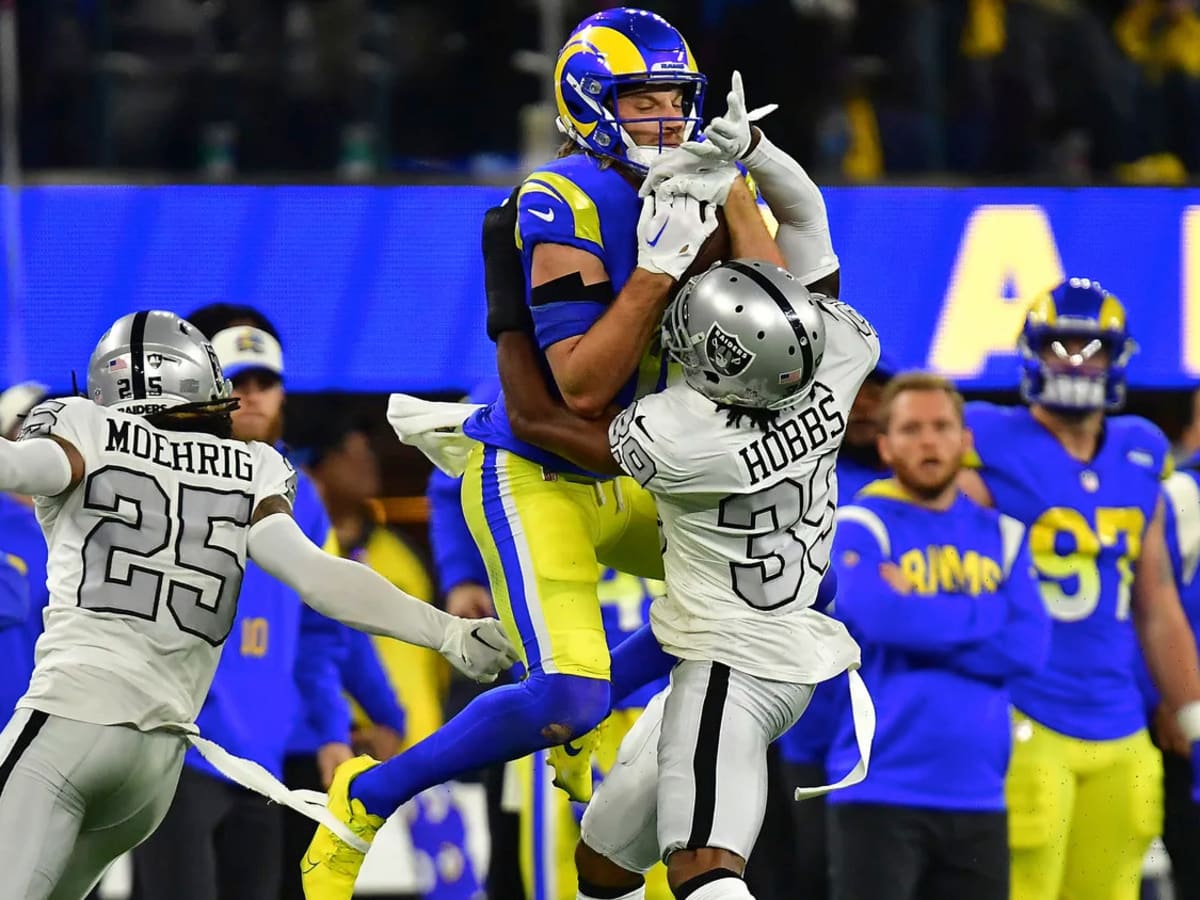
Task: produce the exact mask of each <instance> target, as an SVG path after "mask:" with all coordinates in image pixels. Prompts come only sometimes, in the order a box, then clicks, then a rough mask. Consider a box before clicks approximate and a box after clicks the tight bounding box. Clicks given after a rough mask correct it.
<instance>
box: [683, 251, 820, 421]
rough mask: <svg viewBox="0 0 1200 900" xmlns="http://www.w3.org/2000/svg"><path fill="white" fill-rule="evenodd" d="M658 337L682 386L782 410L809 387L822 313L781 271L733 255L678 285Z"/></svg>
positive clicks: (719, 398) (731, 401) (714, 397)
mask: <svg viewBox="0 0 1200 900" xmlns="http://www.w3.org/2000/svg"><path fill="white" fill-rule="evenodd" d="M662 341H663V347H664V348H665V349H666V350H667V352H668V353H670V354H671V356H672V357H673V358H674V359H675V360H677V361H678V362H679V363H680V364H681V365H682V366H683V374H684V377H685V378H686V379H687V382H688V384H690V385H691V386H692V387H693V388H695V389H696V390H697V391H699V392H700V393H701V394H703V395H704V396H706V397H708V398H709V399H710V400H713V401H715V402H717V403H725V404H730V405H732V406H746V407H750V408H752V409H785V408H787V407H789V406H793V405H795V404H797V403H799V402H800V401H801V400H803V399H804V397H805V396H807V392H808V389H809V388H810V387H811V386H812V383H813V379H814V378H815V377H816V374H817V369H818V368H819V367H820V365H821V359H822V357H823V356H824V355H825V319H824V317H823V316H822V315H821V312H820V310H818V309H817V307H816V306H815V305H814V304H813V300H812V296H811V295H810V294H809V292H808V289H807V288H806V287H805V286H804V285H803V284H801V283H800V282H799V281H797V280H796V279H795V278H794V277H792V275H791V274H790V273H789V272H787V271H785V270H784V269H781V268H779V267H778V266H775V265H772V264H771V263H766V262H760V261H758V260H740V259H739V260H732V261H730V262H725V263H720V264H718V265H715V266H713V267H712V268H711V269H709V270H708V271H707V272H704V273H703V274H701V275H697V276H696V277H694V278H692V279H690V280H689V281H688V282H687V284H685V285H684V286H683V287H682V288H681V289H680V290H679V293H678V294H677V295H676V296H675V299H674V300H673V301H672V302H671V305H670V306H669V307H668V308H667V311H666V315H665V316H664V318H663V329H662Z"/></svg>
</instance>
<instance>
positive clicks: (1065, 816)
mask: <svg viewBox="0 0 1200 900" xmlns="http://www.w3.org/2000/svg"><path fill="white" fill-rule="evenodd" d="M1019 349H1020V353H1021V365H1022V372H1021V393H1022V396H1023V397H1024V398H1025V400H1026V401H1027V403H1028V404H1029V405H1028V406H1027V407H1024V406H1023V407H1015V408H1006V407H999V406H994V405H991V404H987V403H975V404H970V405H968V407H967V424H968V425H969V427H970V428H971V431H972V432H973V434H974V450H973V451H972V452H971V453H970V454H969V456H968V465H969V466H971V467H972V469H971V470H969V471H965V472H964V473H962V476H961V485H962V487H963V489H964V490H966V491H967V492H968V493H969V494H970V495H971V496H973V497H974V498H976V499H978V500H980V501H981V502H985V503H988V504H992V505H994V506H995V507H996V509H998V510H999V511H1000V512H1002V513H1005V514H1007V515H1009V516H1012V517H1013V518H1015V519H1017V520H1019V521H1021V522H1023V523H1025V525H1026V526H1027V527H1028V528H1029V542H1030V548H1031V550H1032V553H1033V562H1034V566H1035V568H1036V569H1037V572H1038V578H1039V582H1040V587H1041V594H1042V600H1043V602H1044V603H1045V605H1046V609H1047V611H1048V612H1049V614H1050V617H1051V620H1052V638H1051V649H1050V657H1049V661H1048V663H1047V666H1046V668H1045V669H1044V670H1043V671H1042V672H1041V673H1039V674H1037V675H1034V676H1030V677H1027V678H1021V679H1017V680H1016V681H1014V682H1013V683H1012V685H1011V690H1012V698H1013V705H1014V707H1015V713H1014V723H1013V727H1014V738H1015V740H1014V749H1013V756H1012V763H1011V766H1010V769H1009V775H1008V783H1007V799H1008V806H1009V834H1010V844H1011V849H1012V897H1013V898H1014V900H1056V898H1059V897H1087V898H1089V900H1090V898H1112V900H1122V898H1135V897H1137V896H1138V890H1139V883H1140V871H1141V865H1142V858H1143V856H1144V854H1145V852H1146V849H1147V847H1148V846H1149V844H1150V841H1151V839H1152V838H1153V837H1154V836H1155V835H1156V834H1158V833H1159V829H1160V827H1161V824H1162V778H1161V772H1162V769H1161V761H1160V759H1159V757H1158V754H1157V753H1156V752H1155V750H1154V747H1153V745H1152V744H1151V742H1150V738H1149V735H1148V733H1147V730H1146V718H1145V713H1144V709H1143V702H1142V698H1141V695H1140V691H1139V689H1138V684H1137V676H1136V665H1137V652H1136V651H1137V644H1138V643H1139V642H1140V644H1141V650H1142V653H1143V655H1144V657H1145V659H1146V663H1147V665H1148V667H1149V669H1150V673H1151V675H1152V676H1153V679H1154V681H1155V683H1156V685H1157V687H1158V689H1159V690H1160V691H1161V693H1162V696H1163V698H1164V701H1165V703H1166V704H1167V705H1168V707H1169V708H1170V710H1171V711H1172V712H1173V713H1174V714H1175V715H1176V716H1177V717H1178V723H1179V726H1180V729H1181V730H1182V732H1183V733H1184V734H1185V735H1186V737H1187V740H1188V741H1189V742H1191V746H1192V755H1193V758H1195V757H1196V753H1197V750H1196V747H1197V744H1196V741H1197V740H1198V739H1200V672H1198V670H1197V661H1196V646H1195V642H1194V640H1193V638H1192V633H1191V629H1190V628H1189V627H1188V622H1187V619H1186V618H1185V616H1184V613H1183V609H1182V607H1181V606H1180V602H1179V595H1178V592H1177V590H1176V587H1175V583H1174V579H1173V577H1172V571H1171V563H1170V557H1169V554H1168V550H1167V545H1166V541H1165V540H1164V526H1163V520H1164V511H1163V499H1162V492H1161V490H1160V480H1161V479H1162V478H1164V477H1166V475H1168V474H1169V473H1170V470H1171V462H1170V457H1169V455H1168V446H1167V441H1166V438H1165V437H1164V436H1163V434H1162V433H1161V432H1160V431H1159V430H1158V428H1156V427H1155V426H1154V425H1151V424H1150V423H1149V422H1147V421H1145V420H1144V419H1141V418H1138V417H1135V416H1106V412H1110V411H1115V410H1117V409H1119V408H1120V407H1121V405H1122V404H1123V402H1124V399H1125V369H1126V366H1127V364H1128V362H1129V359H1130V356H1131V355H1132V354H1133V352H1134V350H1135V349H1136V345H1135V344H1134V342H1133V341H1132V339H1131V338H1130V336H1129V332H1128V326H1127V322H1126V313H1125V308H1124V306H1123V305H1122V304H1121V302H1120V301H1119V300H1118V299H1117V298H1116V297H1115V296H1113V295H1112V294H1110V293H1108V292H1107V291H1105V290H1104V289H1103V288H1101V286H1100V285H1099V284H1098V283H1097V282H1095V281H1091V280H1089V279H1086V278H1071V279H1068V280H1067V281H1065V282H1063V283H1062V284H1060V285H1058V286H1057V287H1056V288H1054V289H1053V290H1052V291H1050V292H1049V293H1047V294H1044V295H1042V296H1041V297H1039V298H1038V299H1037V300H1035V301H1034V302H1033V304H1032V306H1031V307H1030V309H1029V313H1028V315H1027V317H1026V321H1025V326H1024V330H1023V331H1022V334H1021V338H1020V342H1019Z"/></svg>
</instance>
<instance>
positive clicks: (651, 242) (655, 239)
mask: <svg viewBox="0 0 1200 900" xmlns="http://www.w3.org/2000/svg"><path fill="white" fill-rule="evenodd" d="M666 230H667V223H666V222H663V223H662V228H660V229H658V234H656V235H655V236H654V237H653V238H651V239H650V240H648V241H646V244H647V245H649V246H651V247H657V246H658V240H659V238H661V237H662V236H663V232H664V231H666Z"/></svg>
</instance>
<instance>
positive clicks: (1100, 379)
mask: <svg viewBox="0 0 1200 900" xmlns="http://www.w3.org/2000/svg"><path fill="white" fill-rule="evenodd" d="M1081 341H1082V342H1083V343H1082V346H1077V347H1076V348H1075V349H1074V350H1072V349H1071V348H1069V347H1068V346H1067V345H1068V343H1075V344H1078V343H1079V342H1081ZM1017 348H1018V350H1019V351H1020V353H1021V396H1022V397H1023V398H1024V399H1025V401H1026V402H1027V403H1036V404H1038V405H1040V406H1045V407H1048V408H1050V409H1054V410H1060V411H1063V412H1089V411H1094V410H1100V409H1105V410H1110V411H1111V410H1117V409H1120V408H1121V407H1122V406H1123V405H1124V404H1125V367H1126V366H1127V365H1128V364H1129V359H1130V357H1132V356H1133V354H1134V353H1136V352H1137V349H1138V347H1137V344H1136V343H1135V342H1134V340H1133V338H1131V337H1130V336H1129V332H1128V329H1127V325H1126V314H1125V307H1124V306H1123V305H1122V303H1121V301H1120V300H1118V299H1117V298H1116V297H1115V296H1113V295H1112V294H1110V293H1109V292H1108V291H1106V290H1104V288H1102V287H1101V286H1100V283H1099V282H1098V281H1092V280H1091V279H1089V278H1068V279H1067V280H1066V281H1064V282H1063V283H1062V284H1060V285H1058V287H1056V288H1054V289H1053V290H1051V291H1050V292H1049V293H1046V294H1043V295H1042V296H1040V297H1038V298H1037V299H1036V300H1034V301H1033V304H1032V305H1031V306H1030V307H1029V312H1028V314H1027V315H1026V316H1025V327H1024V328H1023V329H1022V330H1021V337H1020V339H1019V341H1018V342H1017ZM1047 350H1049V354H1047V353H1046V351H1047ZM1101 351H1105V352H1106V353H1107V355H1108V359H1107V360H1106V361H1101V360H1098V359H1097V358H1096V357H1097V354H1099V353H1100V352H1101Z"/></svg>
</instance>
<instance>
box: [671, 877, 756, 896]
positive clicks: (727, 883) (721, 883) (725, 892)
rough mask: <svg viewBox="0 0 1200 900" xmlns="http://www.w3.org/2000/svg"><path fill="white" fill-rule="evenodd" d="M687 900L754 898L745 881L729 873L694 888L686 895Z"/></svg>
mask: <svg viewBox="0 0 1200 900" xmlns="http://www.w3.org/2000/svg"><path fill="white" fill-rule="evenodd" d="M687 900H754V895H753V894H751V893H750V888H748V887H746V882H744V881H742V879H740V878H735V877H734V876H732V875H730V876H729V877H728V878H718V879H717V880H716V881H710V882H709V883H708V884H706V885H704V886H703V887H698V888H696V890H694V891H692V892H691V893H690V894H688V895H687Z"/></svg>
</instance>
